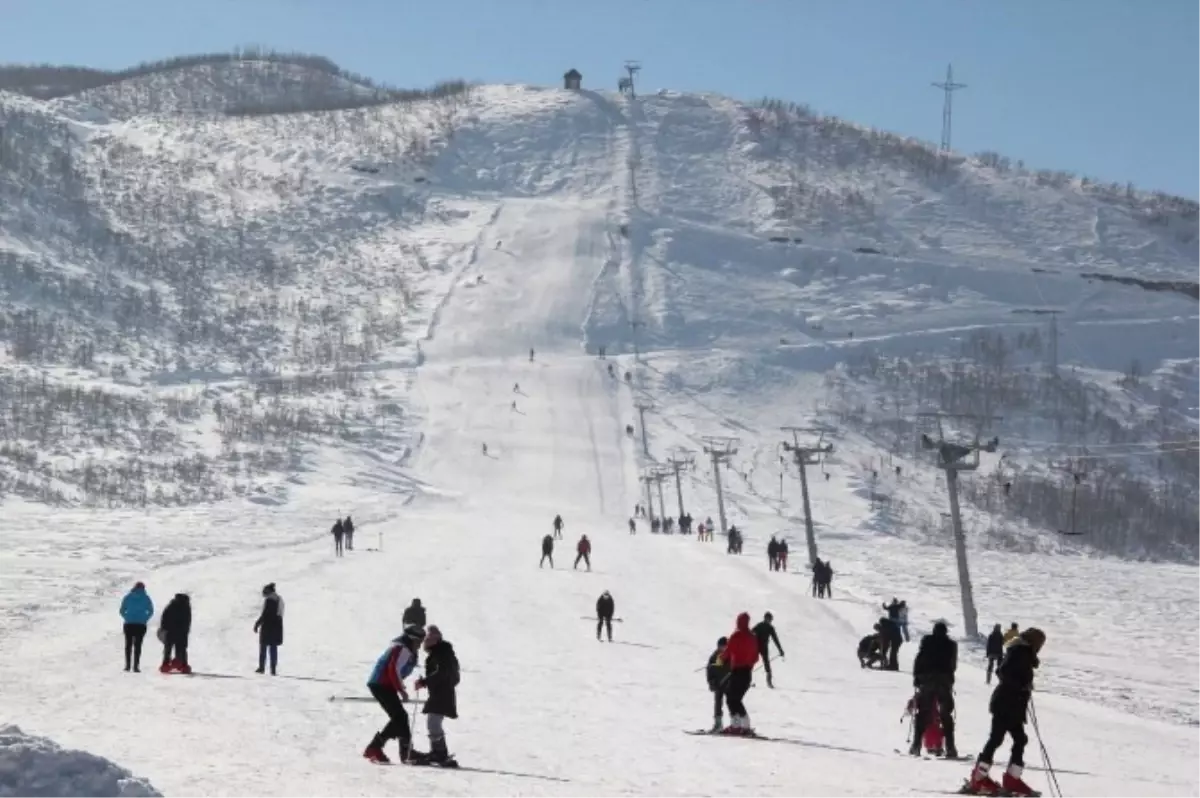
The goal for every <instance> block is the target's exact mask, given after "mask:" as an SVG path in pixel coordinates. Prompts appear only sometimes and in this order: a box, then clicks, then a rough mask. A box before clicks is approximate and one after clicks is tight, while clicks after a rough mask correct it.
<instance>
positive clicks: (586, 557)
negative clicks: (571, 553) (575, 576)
mask: <svg viewBox="0 0 1200 798" xmlns="http://www.w3.org/2000/svg"><path fill="white" fill-rule="evenodd" d="M591 553H592V542H591V541H590V540H588V539H587V535H584V536H583V537H581V538H580V539H579V543H577V544H575V567H576V568H578V567H579V561H580V560H583V562H584V565H586V566H587V569H588V570H589V571H590V570H592V558H591V556H590V555H591Z"/></svg>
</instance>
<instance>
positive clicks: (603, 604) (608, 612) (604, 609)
mask: <svg viewBox="0 0 1200 798" xmlns="http://www.w3.org/2000/svg"><path fill="white" fill-rule="evenodd" d="M616 611H617V608H616V604H614V603H613V597H612V594H611V593H609V592H608V591H607V590H605V591H604V592H603V593H601V594H600V598H598V599H596V639H597V640H599V639H600V628H601V627H607V628H608V642H610V643H611V642H612V620H613V613H614V612H616Z"/></svg>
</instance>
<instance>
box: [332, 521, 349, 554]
mask: <svg viewBox="0 0 1200 798" xmlns="http://www.w3.org/2000/svg"><path fill="white" fill-rule="evenodd" d="M330 533H331V534H332V535H333V553H334V556H336V557H341V556H342V536H343V535H345V534H346V528H345V527H344V526H342V519H340V518H339V519H338V520H337V523H336V524H334V525H333V529H331V530H330Z"/></svg>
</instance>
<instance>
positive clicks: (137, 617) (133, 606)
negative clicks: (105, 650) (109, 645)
mask: <svg viewBox="0 0 1200 798" xmlns="http://www.w3.org/2000/svg"><path fill="white" fill-rule="evenodd" d="M120 613H121V620H123V621H124V622H125V626H124V632H125V670H129V669H130V667H132V668H133V672H134V673H141V672H142V670H141V662H142V640H143V639H144V638H145V637H146V624H147V623H149V622H150V619H151V618H153V617H154V602H153V601H151V600H150V596H149V595H148V594H147V593H146V585H145V583H144V582H138V583H137V584H136V585H134V586H133V588H132V589H131V590H130V591H129V592H128V593H126V594H125V597H124V598H123V599H121V609H120Z"/></svg>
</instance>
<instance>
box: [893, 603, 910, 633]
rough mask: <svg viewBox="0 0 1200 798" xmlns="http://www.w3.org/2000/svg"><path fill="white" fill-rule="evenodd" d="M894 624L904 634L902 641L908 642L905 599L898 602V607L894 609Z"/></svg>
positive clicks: (906, 604)
mask: <svg viewBox="0 0 1200 798" xmlns="http://www.w3.org/2000/svg"><path fill="white" fill-rule="evenodd" d="M896 624H897V625H898V626H899V627H900V631H901V632H902V633H903V634H904V642H905V643H907V642H909V637H908V602H907V601H901V602H900V609H899V610H897V611H896Z"/></svg>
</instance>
